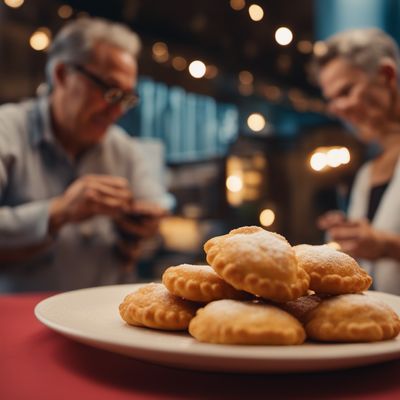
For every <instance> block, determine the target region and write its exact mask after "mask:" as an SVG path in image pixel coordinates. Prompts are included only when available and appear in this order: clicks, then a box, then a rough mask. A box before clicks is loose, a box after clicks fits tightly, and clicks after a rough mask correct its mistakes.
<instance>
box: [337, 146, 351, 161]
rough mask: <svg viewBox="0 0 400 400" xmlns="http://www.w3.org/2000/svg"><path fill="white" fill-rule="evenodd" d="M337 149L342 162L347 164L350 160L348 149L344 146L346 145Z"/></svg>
mask: <svg viewBox="0 0 400 400" xmlns="http://www.w3.org/2000/svg"><path fill="white" fill-rule="evenodd" d="M339 151H340V154H341V161H342V164H348V163H349V162H350V159H351V157H350V152H349V149H348V148H346V147H342V148H340V149H339Z"/></svg>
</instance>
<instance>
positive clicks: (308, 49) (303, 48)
mask: <svg viewBox="0 0 400 400" xmlns="http://www.w3.org/2000/svg"><path fill="white" fill-rule="evenodd" d="M297 49H298V50H299V52H300V53H303V54H309V53H312V51H313V44H312V43H311V42H310V41H309V40H300V41H299V42H298V43H297Z"/></svg>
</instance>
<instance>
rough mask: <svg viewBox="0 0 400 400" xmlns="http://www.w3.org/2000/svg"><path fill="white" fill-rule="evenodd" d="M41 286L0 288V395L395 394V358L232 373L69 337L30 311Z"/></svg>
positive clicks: (379, 397)
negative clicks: (156, 360) (296, 370)
mask: <svg viewBox="0 0 400 400" xmlns="http://www.w3.org/2000/svg"><path fill="white" fill-rule="evenodd" d="M47 296H48V294H35V295H32V294H29V295H28V294H27V295H15V296H8V295H7V296H0V321H1V322H0V398H1V399H4V400H14V399H21V400H22V399H23V400H30V399H34V400H36V399H38V400H47V399H51V400H54V399H76V400H80V399H85V400H90V399H96V400H102V399H107V400H109V399H112V400H119V399H207V400H208V399H246V400H247V399H257V398H263V399H274V400H275V399H286V398H288V399H289V398H291V399H307V400H309V399H318V400H319V399H332V400H333V399H335V400H336V399H363V400H365V399H374V400H383V399H386V400H388V399H393V400H398V399H400V360H398V361H392V362H388V363H384V364H378V365H373V366H368V367H362V368H355V369H347V370H341V371H335V372H321V373H302V374H280V375H274V374H269V375H268V374H265V375H261V374H260V375H239V374H224V373H207V372H196V371H186V370H179V369H175V368H168V367H162V366H157V365H152V364H147V363H144V362H140V361H136V360H134V359H131V358H128V357H124V356H121V355H117V354H113V353H109V352H106V351H103V350H98V349H95V348H91V347H88V346H85V345H82V344H79V343H75V342H73V341H71V340H69V339H67V338H65V337H63V336H61V335H59V334H57V333H55V332H52V331H51V330H49V329H48V328H46V327H45V326H43V325H42V324H41V323H40V322H38V321H37V320H36V318H35V317H34V315H33V308H34V306H35V305H36V304H37V303H38V302H39V301H40V300H42V299H43V298H45V297H47Z"/></svg>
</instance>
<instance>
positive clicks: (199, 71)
mask: <svg viewBox="0 0 400 400" xmlns="http://www.w3.org/2000/svg"><path fill="white" fill-rule="evenodd" d="M189 73H190V75H192V76H193V78H196V79H199V78H202V77H203V76H204V75H205V73H206V65H205V64H204V63H203V62H202V61H200V60H195V61H192V62H191V63H190V64H189Z"/></svg>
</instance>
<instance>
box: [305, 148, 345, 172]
mask: <svg viewBox="0 0 400 400" xmlns="http://www.w3.org/2000/svg"><path fill="white" fill-rule="evenodd" d="M349 162H350V152H349V149H348V148H347V147H338V146H331V147H318V148H317V149H315V151H314V153H313V155H312V156H311V158H310V165H311V168H312V169H313V170H315V171H321V170H322V169H324V168H325V167H327V166H329V167H331V168H337V167H339V166H340V165H344V164H348V163H349Z"/></svg>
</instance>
